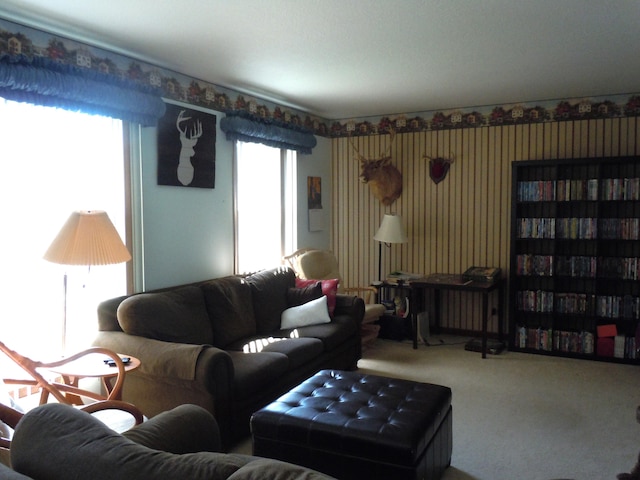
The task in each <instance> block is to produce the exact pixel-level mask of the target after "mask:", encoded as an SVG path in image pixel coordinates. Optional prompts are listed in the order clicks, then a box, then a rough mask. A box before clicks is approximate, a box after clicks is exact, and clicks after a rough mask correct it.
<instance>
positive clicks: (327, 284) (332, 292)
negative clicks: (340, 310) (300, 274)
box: [296, 278, 339, 318]
mask: <svg viewBox="0 0 640 480" xmlns="http://www.w3.org/2000/svg"><path fill="white" fill-rule="evenodd" d="M317 282H320V284H321V285H322V293H323V294H324V295H326V296H327V307H328V309H329V316H330V317H332V318H333V312H334V311H335V309H336V295H337V294H338V282H339V280H338V279H337V278H332V279H331V280H311V279H309V280H302V279H301V278H296V288H304V287H307V286H309V285H313V284H315V283H317Z"/></svg>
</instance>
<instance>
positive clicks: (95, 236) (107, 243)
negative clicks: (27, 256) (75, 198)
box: [44, 210, 131, 265]
mask: <svg viewBox="0 0 640 480" xmlns="http://www.w3.org/2000/svg"><path fill="white" fill-rule="evenodd" d="M44 259H45V260H48V261H50V262H53V263H60V264H62V265H110V264H114V263H122V262H127V261H129V260H131V255H130V254H129V251H128V250H127V247H125V245H124V243H122V240H121V238H120V235H119V234H118V231H117V230H116V228H115V227H114V226H113V223H111V220H110V219H109V216H108V215H107V213H106V212H104V211H101V210H90V211H76V212H73V213H72V214H71V216H70V217H69V219H68V220H67V222H66V223H65V224H64V225H63V227H62V229H61V230H60V232H59V233H58V236H57V237H56V238H55V239H54V240H53V242H52V243H51V245H50V246H49V249H48V250H47V251H46V252H45V254H44Z"/></svg>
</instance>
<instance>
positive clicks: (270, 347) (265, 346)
mask: <svg viewBox="0 0 640 480" xmlns="http://www.w3.org/2000/svg"><path fill="white" fill-rule="evenodd" d="M229 348H233V349H234V350H242V351H243V352H245V353H255V352H271V353H282V354H284V355H286V356H287V358H288V360H289V369H293V368H297V367H299V366H300V365H304V364H305V363H307V362H310V361H311V360H313V359H314V358H316V357H318V356H319V355H321V354H322V352H323V350H324V346H323V344H322V341H321V340H319V339H317V338H310V337H309V338H295V337H294V338H290V337H289V338H284V337H254V338H249V339H246V340H245V341H243V342H237V343H235V344H232V345H230V346H229Z"/></svg>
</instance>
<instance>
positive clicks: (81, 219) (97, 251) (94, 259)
mask: <svg viewBox="0 0 640 480" xmlns="http://www.w3.org/2000/svg"><path fill="white" fill-rule="evenodd" d="M43 258H44V259H45V260H47V261H49V262H52V263H58V264H61V265H87V266H89V267H91V265H111V264H115V263H122V262H127V261H129V260H131V254H130V253H129V251H128V250H127V247H125V245H124V243H122V240H121V238H120V235H119V234H118V231H117V230H116V228H115V227H114V226H113V223H111V220H110V219H109V216H108V215H107V213H106V212H104V211H102V210H86V211H75V212H73V213H72V214H71V216H69V218H68V220H67V222H66V223H65V224H64V225H63V226H62V229H61V230H60V232H59V233H58V235H57V236H56V238H55V239H54V240H53V242H52V243H51V245H50V246H49V249H48V250H47V251H46V252H45V254H44V257H43ZM63 281H64V284H63V287H64V315H63V319H62V351H63V353H65V348H66V339H67V272H65V274H64V279H63Z"/></svg>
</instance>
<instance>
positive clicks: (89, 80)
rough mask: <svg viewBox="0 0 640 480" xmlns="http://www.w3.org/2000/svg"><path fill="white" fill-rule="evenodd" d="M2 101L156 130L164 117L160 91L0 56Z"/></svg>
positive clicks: (60, 66)
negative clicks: (122, 121)
mask: <svg viewBox="0 0 640 480" xmlns="http://www.w3.org/2000/svg"><path fill="white" fill-rule="evenodd" d="M0 97H3V98H5V99H7V100H13V101H16V102H28V103H32V104H34V105H42V106H48V107H58V108H63V109H65V110H73V111H79V112H84V113H90V114H96V115H103V116H106V117H111V118H117V119H120V120H126V121H130V122H135V123H139V124H141V125H143V126H155V125H156V124H157V122H158V119H159V118H160V117H162V116H163V115H164V111H165V104H164V102H163V101H162V97H161V91H160V89H155V88H152V87H150V86H146V85H141V84H138V83H135V82H133V81H130V80H126V79H121V78H119V77H116V76H113V75H108V74H104V73H101V72H97V71H94V70H90V69H86V68H79V67H76V66H73V65H67V64H63V63H59V62H55V61H53V60H51V59H48V58H44V57H33V58H30V57H27V56H25V55H8V54H5V55H2V56H0Z"/></svg>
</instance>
